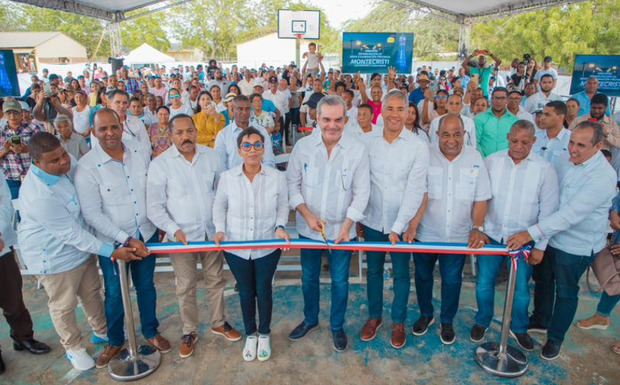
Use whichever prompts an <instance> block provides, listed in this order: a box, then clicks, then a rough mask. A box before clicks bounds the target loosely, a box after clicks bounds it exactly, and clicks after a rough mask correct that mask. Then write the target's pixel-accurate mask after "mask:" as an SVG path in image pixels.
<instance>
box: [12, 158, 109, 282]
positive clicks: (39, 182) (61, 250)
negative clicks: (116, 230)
mask: <svg viewBox="0 0 620 385" xmlns="http://www.w3.org/2000/svg"><path fill="white" fill-rule="evenodd" d="M75 164H76V160H75V159H73V158H71V171H70V172H69V173H68V174H65V175H61V176H57V175H51V174H48V173H46V172H45V171H43V170H41V169H40V168H38V167H37V166H35V165H34V164H33V165H31V166H30V170H29V171H28V174H27V175H26V178H25V179H24V182H23V184H22V186H21V189H20V196H19V203H20V210H19V212H20V216H21V222H20V223H19V227H18V232H17V236H18V242H19V247H20V253H21V256H22V258H23V260H24V261H25V262H26V264H27V265H28V268H29V270H32V271H35V272H37V273H38V274H57V273H62V272H65V271H69V270H72V269H74V268H76V267H78V266H80V265H81V264H83V263H84V262H86V261H87V260H88V259H89V258H91V255H92V254H98V255H103V256H106V257H110V256H111V255H112V253H113V252H114V246H113V245H111V244H107V243H103V242H101V241H100V240H98V239H97V238H95V236H94V235H92V234H91V233H90V232H89V231H88V230H87V227H86V224H85V223H84V219H83V218H82V215H81V214H80V203H79V201H78V197H77V193H76V191H75V187H74V186H73V182H72V177H73V173H74V172H75Z"/></svg>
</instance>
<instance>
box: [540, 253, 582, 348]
mask: <svg viewBox="0 0 620 385" xmlns="http://www.w3.org/2000/svg"><path fill="white" fill-rule="evenodd" d="M547 252H548V253H549V254H552V255H553V274H554V275H555V284H556V289H555V303H554V304H553V314H552V315H551V323H550V324H549V328H548V329H547V338H548V339H550V340H553V341H555V342H559V343H562V341H564V336H565V335H566V332H567V331H568V329H569V328H570V325H571V324H572V323H573V319H574V318H575V313H576V312H577V304H578V303H579V297H578V294H579V280H580V279H581V276H582V275H583V273H585V271H586V269H587V268H588V266H590V263H592V259H593V255H575V254H569V253H567V252H565V251H562V250H560V249H556V248H554V247H551V246H548V247H547Z"/></svg>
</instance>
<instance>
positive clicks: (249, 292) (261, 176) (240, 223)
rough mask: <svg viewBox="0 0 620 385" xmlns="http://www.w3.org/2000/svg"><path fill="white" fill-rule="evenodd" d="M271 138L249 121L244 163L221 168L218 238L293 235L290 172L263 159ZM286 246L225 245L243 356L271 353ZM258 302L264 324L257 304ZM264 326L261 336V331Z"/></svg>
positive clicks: (242, 139)
mask: <svg viewBox="0 0 620 385" xmlns="http://www.w3.org/2000/svg"><path fill="white" fill-rule="evenodd" d="M264 143H265V138H264V137H263V135H262V134H261V133H260V131H258V130H257V129H255V128H253V127H249V128H248V129H246V130H244V131H243V132H242V133H240V134H239V137H238V138H237V146H238V149H237V151H238V152H239V155H240V156H241V158H243V164H241V165H239V166H236V167H233V168H231V169H230V170H228V171H225V172H223V173H222V174H221V176H220V180H219V184H218V188H217V192H216V194H215V200H214V202H213V223H214V225H215V231H216V234H215V239H214V240H215V243H216V244H218V245H219V243H220V242H221V241H224V240H228V241H251V240H261V239H273V238H274V236H275V237H276V238H280V239H285V240H286V241H289V239H290V237H289V234H288V233H287V232H286V231H285V230H284V225H285V224H286V222H287V221H288V214H289V208H288V192H287V185H286V177H285V176H284V174H283V173H281V172H280V171H278V170H276V169H274V168H272V167H268V166H265V165H261V160H262V158H263V154H264V152H265V148H264ZM280 254H281V250H280V249H267V250H266V249H253V250H234V251H232V250H231V251H224V257H225V258H226V262H227V263H228V266H230V271H231V272H232V273H233V275H234V276H235V280H236V281H237V285H238V288H239V299H240V302H241V312H242V314H243V323H244V326H245V333H246V341H245V347H244V348H243V359H244V360H246V361H252V360H254V359H255V358H256V357H257V355H258V360H259V361H265V360H268V359H269V357H270V356H271V343H270V339H269V333H270V332H271V329H270V324H271V312H272V307H273V302H272V293H271V282H272V279H273V275H274V274H275V271H276V267H277V265H278V261H279V260H280ZM257 304H258V320H259V322H258V328H257V327H256V305H257ZM257 331H258V336H257V335H256V333H257Z"/></svg>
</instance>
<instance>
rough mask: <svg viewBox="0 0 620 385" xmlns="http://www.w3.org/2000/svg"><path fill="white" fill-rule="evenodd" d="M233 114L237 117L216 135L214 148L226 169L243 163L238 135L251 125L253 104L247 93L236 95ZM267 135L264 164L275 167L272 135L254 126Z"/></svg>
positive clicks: (262, 128) (233, 102)
mask: <svg viewBox="0 0 620 385" xmlns="http://www.w3.org/2000/svg"><path fill="white" fill-rule="evenodd" d="M232 104H233V115H234V116H235V119H234V120H233V122H232V123H230V124H229V125H228V126H226V127H224V129H223V130H222V131H220V132H218V133H217V136H216V137H215V146H214V149H215V151H216V152H217V153H218V155H219V156H220V159H221V160H222V163H223V164H224V167H225V168H226V170H228V169H231V168H233V167H235V166H237V165H240V164H242V163H243V160H242V159H241V156H239V151H238V148H237V137H238V136H239V134H240V133H241V131H243V130H245V129H246V128H248V127H250V115H251V109H252V106H251V105H250V100H249V99H248V98H247V96H245V95H239V96H236V97H235V98H234V99H233V101H232ZM254 128H256V129H257V130H259V131H260V132H261V134H263V136H264V137H265V155H264V157H263V164H265V165H267V166H271V167H275V164H276V161H275V156H274V155H273V145H272V142H271V135H269V133H268V132H267V130H265V128H264V127H260V126H259V127H254Z"/></svg>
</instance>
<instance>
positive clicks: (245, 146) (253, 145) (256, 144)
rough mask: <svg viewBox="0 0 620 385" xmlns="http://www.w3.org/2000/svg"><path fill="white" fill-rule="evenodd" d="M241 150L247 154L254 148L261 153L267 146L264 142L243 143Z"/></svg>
mask: <svg viewBox="0 0 620 385" xmlns="http://www.w3.org/2000/svg"><path fill="white" fill-rule="evenodd" d="M239 148H241V150H243V151H245V152H249V151H250V150H251V149H252V148H254V150H255V151H261V150H262V149H263V148H265V145H264V144H263V143H262V142H254V143H250V142H243V143H241V146H239Z"/></svg>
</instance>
